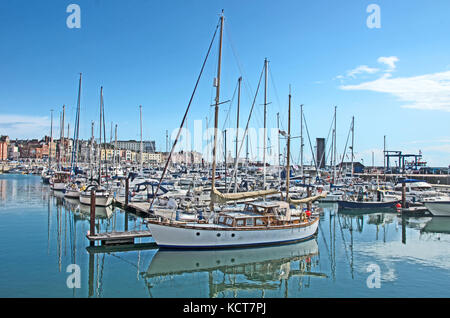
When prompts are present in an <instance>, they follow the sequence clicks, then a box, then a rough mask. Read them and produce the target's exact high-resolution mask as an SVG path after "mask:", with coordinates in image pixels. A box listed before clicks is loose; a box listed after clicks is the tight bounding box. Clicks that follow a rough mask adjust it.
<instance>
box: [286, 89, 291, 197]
mask: <svg viewBox="0 0 450 318" xmlns="http://www.w3.org/2000/svg"><path fill="white" fill-rule="evenodd" d="M290 150H291V88H290V87H289V111H288V135H287V156H286V201H288V200H289V181H290V180H289V179H290V172H291V167H290V155H291V152H290Z"/></svg>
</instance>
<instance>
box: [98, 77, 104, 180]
mask: <svg viewBox="0 0 450 318" xmlns="http://www.w3.org/2000/svg"><path fill="white" fill-rule="evenodd" d="M102 96H103V86H101V87H100V121H99V123H100V124H99V130H100V139H99V144H98V162H99V166H98V185H100V184H101V183H102V111H103V109H102Z"/></svg>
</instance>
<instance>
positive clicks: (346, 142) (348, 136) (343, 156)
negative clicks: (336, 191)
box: [338, 124, 352, 175]
mask: <svg viewBox="0 0 450 318" xmlns="http://www.w3.org/2000/svg"><path fill="white" fill-rule="evenodd" d="M351 131H352V124H350V129H349V131H348V134H347V140H346V141H345V147H344V154H343V155H342V160H341V167H340V168H339V173H338V175H340V174H341V172H342V168H343V167H344V165H343V163H344V158H345V153H346V152H347V145H348V139H349V138H350V133H351Z"/></svg>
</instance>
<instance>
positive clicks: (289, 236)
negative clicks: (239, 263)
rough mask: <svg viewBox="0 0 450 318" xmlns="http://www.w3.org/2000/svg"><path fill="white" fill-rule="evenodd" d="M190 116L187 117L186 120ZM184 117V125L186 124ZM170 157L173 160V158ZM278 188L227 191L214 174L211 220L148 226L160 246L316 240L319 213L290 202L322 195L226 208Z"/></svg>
mask: <svg viewBox="0 0 450 318" xmlns="http://www.w3.org/2000/svg"><path fill="white" fill-rule="evenodd" d="M223 23H224V16H223V14H222V15H221V17H220V40H219V54H218V56H219V62H218V69H217V78H216V80H215V84H216V99H215V120H214V123H215V124H214V126H215V130H214V145H213V163H212V176H215V173H216V149H217V127H218V114H219V104H220V102H219V96H220V94H219V93H220V67H221V57H222V34H223ZM218 27H219V25H218ZM213 41H214V37H213ZM208 53H209V52H208ZM289 96H290V95H289ZM188 110H189V107H188V109H187V110H186V113H187V112H188ZM289 116H290V99H289ZM185 118H186V115H185V117H184V119H185ZM184 119H183V122H182V124H181V127H183V124H184ZM180 129H181V128H180ZM175 144H176V141H175V143H174V146H175ZM288 149H289V138H288ZM172 151H173V148H172ZM288 158H289V153H288ZM168 160H170V156H169V159H168ZM166 167H167V163H166ZM288 167H289V161H288ZM163 174H164V173H163ZM161 180H162V178H161ZM160 183H161V181H160ZM287 184H289V178H287ZM287 189H289V187H287ZM277 192H278V190H260V191H253V192H243V193H225V194H223V193H220V192H219V191H218V190H217V189H216V187H215V178H212V180H211V203H210V204H211V206H210V210H211V212H213V217H212V218H210V219H209V220H208V221H207V220H199V221H197V222H189V221H188V222H182V221H176V220H171V219H164V218H161V217H160V218H159V219H158V220H148V221H147V226H148V228H149V229H150V231H151V233H152V236H153V238H154V239H155V241H156V243H157V244H158V246H159V247H161V248H180V249H198V248H207V249H216V248H233V247H246V246H256V245H273V244H286V243H293V242H298V241H302V240H307V239H310V238H312V237H313V236H314V235H315V233H316V232H317V228H318V224H319V216H318V215H315V214H311V213H310V212H309V211H303V210H302V209H298V210H297V209H291V208H290V205H289V203H291V204H296V205H299V204H306V203H309V202H312V201H314V200H317V199H319V196H318V197H313V198H307V199H303V200H290V199H289V194H288V192H287V195H286V201H287V202H284V201H271V202H269V201H267V202H266V201H262V202H247V203H246V204H244V205H243V206H242V207H239V206H237V205H234V206H230V205H228V206H226V204H227V203H228V202H230V201H237V200H243V199H249V198H257V197H262V196H266V195H270V194H275V193H277ZM215 203H219V204H222V209H221V210H219V211H218V213H215V207H214V204H215ZM152 204H153V202H152V203H151V206H150V207H152Z"/></svg>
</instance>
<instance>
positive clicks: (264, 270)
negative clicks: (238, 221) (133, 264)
mask: <svg viewBox="0 0 450 318" xmlns="http://www.w3.org/2000/svg"><path fill="white" fill-rule="evenodd" d="M318 255H319V247H318V244H317V241H316V239H312V240H309V241H306V242H301V243H297V244H289V245H283V246H273V247H262V248H252V249H237V250H236V249H233V250H216V251H208V250H207V251H167V250H160V251H158V252H157V253H156V254H155V256H154V257H153V259H152V261H151V263H150V265H149V267H148V269H147V271H146V272H145V273H143V274H142V276H143V277H144V279H145V280H146V283H147V285H148V288H149V292H152V291H153V290H156V291H157V289H158V285H159V283H160V282H161V281H162V280H163V279H165V278H167V277H171V279H172V280H177V279H181V280H185V279H187V276H189V275H193V276H195V275H197V274H198V273H206V274H207V275H208V289H209V293H208V297H221V296H222V297H229V296H234V297H236V296H237V294H238V293H239V292H242V291H261V292H262V293H263V294H264V292H265V291H267V290H271V291H281V289H282V286H284V289H283V293H284V294H283V295H284V297H289V294H288V281H289V280H290V279H291V278H293V277H299V279H300V282H299V286H300V289H301V286H303V287H305V288H307V287H309V286H310V284H311V277H326V274H324V273H320V272H318V271H316V268H317V266H318V264H319V257H318Z"/></svg>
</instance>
